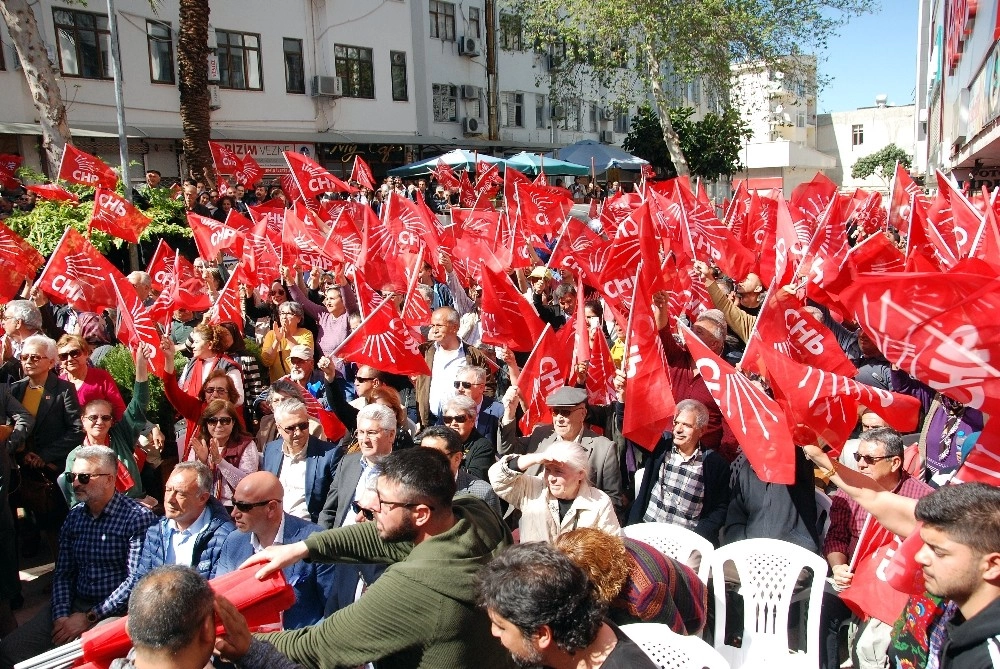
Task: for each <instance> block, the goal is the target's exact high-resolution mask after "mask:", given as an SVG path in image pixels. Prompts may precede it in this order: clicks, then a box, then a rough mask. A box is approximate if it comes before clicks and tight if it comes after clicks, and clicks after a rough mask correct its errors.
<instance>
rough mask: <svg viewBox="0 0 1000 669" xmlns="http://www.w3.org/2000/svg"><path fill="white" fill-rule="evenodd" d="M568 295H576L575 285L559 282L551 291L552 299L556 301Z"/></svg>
mask: <svg viewBox="0 0 1000 669" xmlns="http://www.w3.org/2000/svg"><path fill="white" fill-rule="evenodd" d="M569 295H576V286H574V285H573V284H571V283H560V284H559V285H558V286H556V289H555V290H553V291H552V299H554V300H556V301H558V300H561V299H562V298H564V297H567V296H569Z"/></svg>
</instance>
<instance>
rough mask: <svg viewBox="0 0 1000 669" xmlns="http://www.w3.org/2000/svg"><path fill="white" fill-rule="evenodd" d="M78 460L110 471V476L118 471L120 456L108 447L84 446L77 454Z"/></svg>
mask: <svg viewBox="0 0 1000 669" xmlns="http://www.w3.org/2000/svg"><path fill="white" fill-rule="evenodd" d="M76 459H77V460H86V461H88V462H93V463H95V464H97V465H98V466H100V467H102V468H104V469H110V470H111V471H110V472H106V473H108V474H114V473H115V472H116V471H118V456H117V455H115V452H114V451H112V450H111V449H110V448H108V447H107V446H82V447H81V448H80V449H79V450H78V451H77V452H76Z"/></svg>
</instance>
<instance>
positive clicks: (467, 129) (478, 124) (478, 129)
mask: <svg viewBox="0 0 1000 669" xmlns="http://www.w3.org/2000/svg"><path fill="white" fill-rule="evenodd" d="M462 132H464V133H465V134H466V135H481V134H483V121H482V119H478V118H476V117H474V116H470V117H468V118H465V119H462Z"/></svg>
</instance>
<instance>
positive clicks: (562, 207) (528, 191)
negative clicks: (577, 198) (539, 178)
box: [516, 184, 573, 235]
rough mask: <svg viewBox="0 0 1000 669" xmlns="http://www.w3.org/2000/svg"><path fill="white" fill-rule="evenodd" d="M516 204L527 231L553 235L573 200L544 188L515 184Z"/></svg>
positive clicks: (557, 230)
mask: <svg viewBox="0 0 1000 669" xmlns="http://www.w3.org/2000/svg"><path fill="white" fill-rule="evenodd" d="M516 190H517V204H518V207H519V209H520V215H521V217H522V219H523V220H524V224H525V226H526V227H527V229H528V230H529V231H530V232H532V233H534V234H537V235H555V234H558V233H559V231H560V230H562V227H563V222H564V221H565V220H566V216H567V215H568V214H569V211H570V209H571V208H572V206H573V199H572V198H569V197H566V196H564V195H561V194H559V193H556V192H555V191H554V190H553V189H551V188H547V187H545V186H526V185H524V184H517V186H516Z"/></svg>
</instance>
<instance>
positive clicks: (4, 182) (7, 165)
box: [0, 153, 24, 190]
mask: <svg viewBox="0 0 1000 669" xmlns="http://www.w3.org/2000/svg"><path fill="white" fill-rule="evenodd" d="M23 161H24V158H23V157H22V156H15V155H13V154H10V153H3V154H0V186H3V188H4V189H5V190H16V189H17V188H18V186H20V185H21V181H20V180H19V179H18V178H17V177H16V176H14V173H15V172H17V168H19V167H20V166H21V163H22V162H23Z"/></svg>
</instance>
